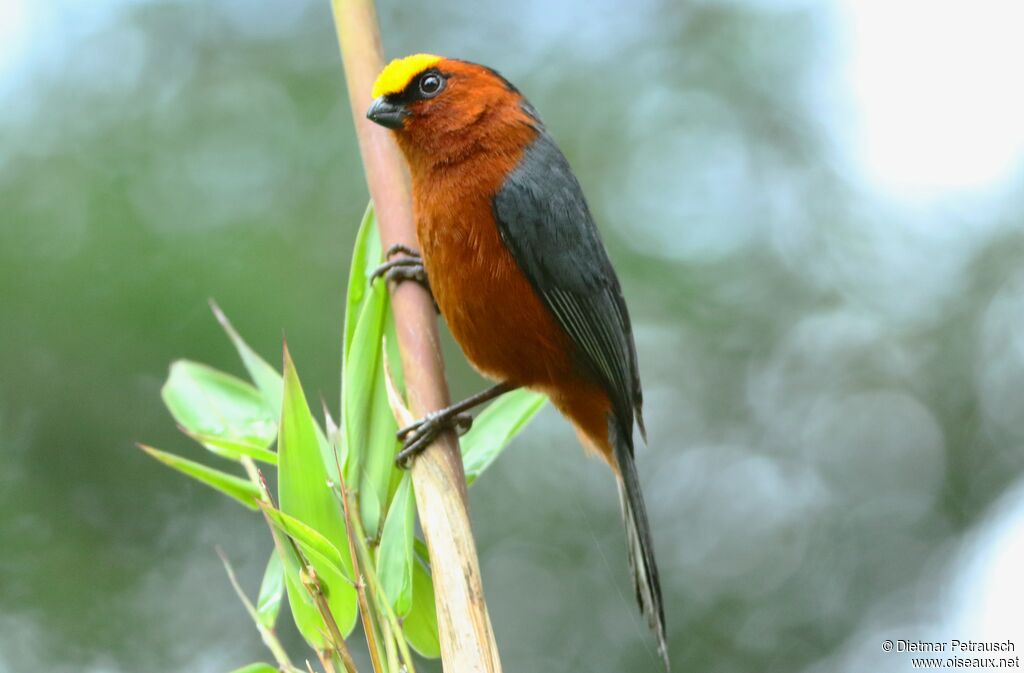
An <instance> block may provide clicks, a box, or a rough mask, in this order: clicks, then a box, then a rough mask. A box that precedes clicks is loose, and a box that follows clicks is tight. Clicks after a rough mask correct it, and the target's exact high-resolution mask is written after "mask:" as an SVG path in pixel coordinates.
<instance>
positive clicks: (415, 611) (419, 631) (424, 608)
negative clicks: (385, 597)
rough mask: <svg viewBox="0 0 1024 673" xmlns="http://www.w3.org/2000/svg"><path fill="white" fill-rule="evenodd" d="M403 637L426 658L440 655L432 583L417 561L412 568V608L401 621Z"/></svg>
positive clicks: (427, 572) (428, 572) (428, 573)
mask: <svg viewBox="0 0 1024 673" xmlns="http://www.w3.org/2000/svg"><path fill="white" fill-rule="evenodd" d="M402 630H403V631H404V632H405V639H406V641H407V642H408V643H409V645H411V646H412V648H413V649H414V650H416V651H417V652H419V653H420V655H421V656H424V657H426V658H428V659H436V658H438V657H440V656H441V641H440V638H439V637H438V634H437V609H436V608H435V606H434V583H433V582H432V581H431V579H430V571H429V570H427V568H426V567H425V566H424V565H423V564H422V563H421V562H419V561H417V562H416V563H413V569H412V609H411V610H410V611H409V614H408V615H406V617H405V619H404V620H403V621H402Z"/></svg>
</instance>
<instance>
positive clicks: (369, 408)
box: [342, 216, 398, 538]
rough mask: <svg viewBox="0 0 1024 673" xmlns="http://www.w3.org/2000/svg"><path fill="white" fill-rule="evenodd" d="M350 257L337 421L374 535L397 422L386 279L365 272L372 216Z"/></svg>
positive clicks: (370, 258) (374, 257)
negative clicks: (391, 394)
mask: <svg viewBox="0 0 1024 673" xmlns="http://www.w3.org/2000/svg"><path fill="white" fill-rule="evenodd" d="M375 242H376V247H375V245H374V244H375ZM352 259H353V262H352V271H351V273H350V276H349V295H348V303H347V307H346V323H345V339H346V341H345V358H344V362H345V367H344V371H343V375H342V377H343V382H342V425H343V428H344V433H345V445H346V447H347V452H348V453H347V465H346V467H345V476H346V481H347V483H348V484H350V485H351V486H352V487H353V488H352V490H353V491H354V492H355V493H356V494H357V496H358V504H359V511H360V513H361V514H362V517H363V526H364V528H365V529H366V534H367V535H368V536H369V537H371V538H375V537H377V536H378V535H379V533H380V523H381V518H382V515H383V511H384V504H385V502H386V501H385V498H386V496H387V494H388V492H389V487H390V484H391V479H392V474H393V473H394V471H395V466H394V456H395V452H396V451H397V449H398V443H397V440H396V439H395V432H396V431H397V430H398V427H397V425H396V424H395V420H394V417H393V415H392V413H391V407H390V405H389V404H388V397H387V389H386V388H385V386H384V369H383V352H382V341H383V335H384V333H385V328H386V326H387V321H388V317H389V314H390V311H389V310H388V306H389V302H390V298H389V295H388V291H387V287H386V284H385V283H383V282H378V283H375V284H373V285H368V282H369V281H368V278H369V274H370V273H372V271H373V267H374V266H375V265H376V263H377V262H379V261H380V248H379V240H378V238H377V234H376V227H375V224H374V220H373V218H372V216H368V217H367V218H364V221H363V226H362V227H361V229H360V232H359V235H358V236H357V237H356V249H355V251H354V252H353V255H352Z"/></svg>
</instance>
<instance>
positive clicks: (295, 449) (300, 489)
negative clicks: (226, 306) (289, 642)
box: [278, 348, 357, 643]
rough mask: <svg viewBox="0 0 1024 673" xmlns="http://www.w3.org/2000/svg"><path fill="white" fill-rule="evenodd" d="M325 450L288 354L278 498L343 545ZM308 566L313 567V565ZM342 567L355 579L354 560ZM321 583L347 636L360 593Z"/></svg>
mask: <svg viewBox="0 0 1024 673" xmlns="http://www.w3.org/2000/svg"><path fill="white" fill-rule="evenodd" d="M322 444H326V440H325V439H323V433H322V432H321V431H320V430H319V428H318V426H317V425H316V422H315V421H314V420H313V416H312V415H311V414H310V411H309V405H308V404H307V403H306V396H305V395H304V394H303V392H302V385H301V384H300V383H299V377H298V374H297V373H296V371H295V365H294V363H293V362H292V359H291V355H290V354H289V353H288V350H287V348H286V349H285V353H284V395H283V404H282V408H281V433H280V437H279V438H278V475H279V476H278V497H279V500H280V503H281V511H282V512H284V513H285V514H287V515H290V517H292V518H293V519H295V520H297V522H300V523H301V524H302V525H303V526H306V527H309V528H312V529H313V530H315V531H316V532H317V533H319V534H320V536H321V537H323V538H326V540H328V541H338V543H339V544H340V542H341V541H342V540H347V539H348V538H347V536H346V532H345V521H344V518H343V516H342V514H341V509H340V507H339V505H338V502H337V500H336V499H335V497H334V494H333V493H332V492H331V489H330V487H329V485H328V472H327V468H326V466H325V464H324V456H325V455H330V451H329V449H328V450H327V451H326V452H324V451H322V448H321V447H322ZM289 525H291V521H290V520H289ZM295 529H296V530H297V529H298V526H295ZM291 532H294V530H293V531H291ZM332 544H333V543H332ZM310 561H311V562H313V559H312V558H311V559H310ZM339 562H340V564H341V567H342V568H344V569H345V572H346V574H347V576H349V577H351V576H352V566H351V559H349V558H347V557H345V556H342V557H341V558H340V559H339ZM314 567H315V566H314ZM317 570H318V571H319V568H317ZM325 575H326V573H325ZM323 579H324V580H326V581H327V582H328V583H329V584H331V585H332V586H331V593H330V595H329V596H328V601H329V603H330V607H331V612H332V613H333V614H334V619H335V621H336V622H337V623H338V628H339V629H340V630H341V632H342V634H343V635H347V634H348V633H349V632H350V631H351V630H352V628H353V626H355V620H356V614H357V611H356V591H355V589H354V588H353V587H352V585H351V584H349V583H347V582H338V581H336V580H334V578H331V577H323ZM338 579H340V576H339V577H338ZM333 585H337V586H333ZM286 586H287V587H288V600H289V603H290V604H292V605H293V606H294V605H295V602H296V597H295V596H294V595H293V594H294V592H295V590H296V587H295V582H294V581H288V582H287V584H286ZM299 588H301V587H299ZM303 636H305V637H306V639H307V640H310V642H311V643H313V642H314V640H312V639H311V637H312V638H316V636H312V634H310V633H307V632H306V631H303Z"/></svg>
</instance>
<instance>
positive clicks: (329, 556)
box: [263, 505, 353, 583]
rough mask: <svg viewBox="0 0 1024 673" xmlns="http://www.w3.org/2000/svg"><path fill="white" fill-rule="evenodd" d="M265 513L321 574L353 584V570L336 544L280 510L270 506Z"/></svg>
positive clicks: (264, 509) (265, 506)
mask: <svg viewBox="0 0 1024 673" xmlns="http://www.w3.org/2000/svg"><path fill="white" fill-rule="evenodd" d="M263 511H264V512H265V513H266V514H267V516H269V517H270V519H271V522H272V523H273V525H274V526H276V527H277V529H278V530H279V531H281V532H282V533H284V534H285V535H287V536H288V537H290V538H291V539H293V540H294V541H295V543H296V544H297V545H299V549H301V550H302V553H303V554H305V555H306V557H307V558H308V559H309V561H310V563H313V565H314V568H315V569H316V570H317V571H318V572H320V571H321V569H324V570H330V571H332V572H334V573H337V574H339V575H341V576H342V577H344V578H345V579H346V580H348V582H349V583H351V582H352V581H353V580H352V570H351V568H350V567H348V564H346V563H345V557H344V556H342V554H341V551H340V550H339V549H338V548H337V547H336V546H334V544H333V543H332V542H331V541H330V540H328V539H327V538H325V537H324V536H323V535H321V534H320V533H318V532H316V530H314V529H313V528H311V527H310V526H307V525H306V524H304V523H302V522H301V521H299V520H298V519H296V518H295V517H293V516H288V515H287V514H285V513H284V512H282V511H281V510H279V509H274V508H273V507H271V506H269V505H264V506H263Z"/></svg>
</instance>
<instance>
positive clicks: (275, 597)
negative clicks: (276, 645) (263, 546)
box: [256, 549, 284, 629]
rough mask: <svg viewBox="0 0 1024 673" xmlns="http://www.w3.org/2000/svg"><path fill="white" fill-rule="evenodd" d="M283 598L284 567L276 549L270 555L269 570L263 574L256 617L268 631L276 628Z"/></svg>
mask: <svg viewBox="0 0 1024 673" xmlns="http://www.w3.org/2000/svg"><path fill="white" fill-rule="evenodd" d="M283 597H284V565H283V564H282V563H281V557H280V556H278V554H277V550H276V549H275V550H274V551H272V552H271V553H270V560H269V561H267V569H266V570H265V571H264V572H263V582H262V583H260V595H259V598H257V599H256V617H257V619H259V620H260V624H262V625H263V626H265V627H266V628H268V629H272V628H274V624H276V623H277V613H278V612H280V610H281V599H282V598H283Z"/></svg>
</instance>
